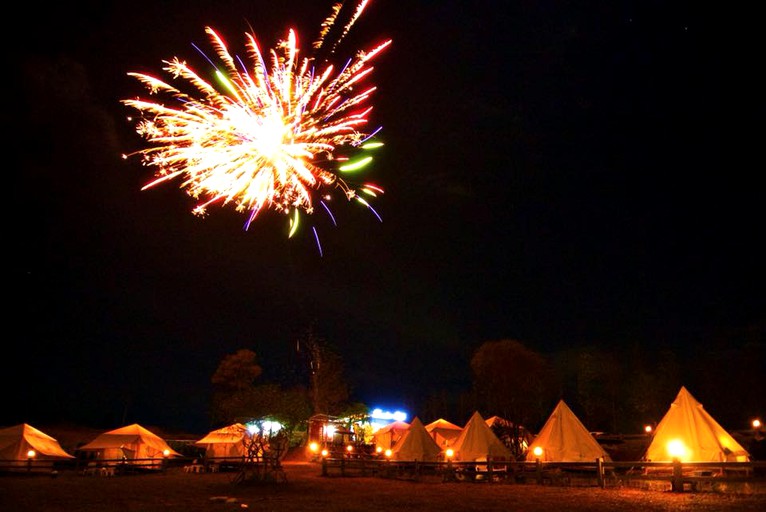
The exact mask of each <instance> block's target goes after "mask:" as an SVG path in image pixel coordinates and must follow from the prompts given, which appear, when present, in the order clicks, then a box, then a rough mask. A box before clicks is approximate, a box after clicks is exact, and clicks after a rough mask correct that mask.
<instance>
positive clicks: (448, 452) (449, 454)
mask: <svg viewBox="0 0 766 512" xmlns="http://www.w3.org/2000/svg"><path fill="white" fill-rule="evenodd" d="M444 455H446V456H447V458H448V459H451V458H452V457H454V456H455V450H453V449H452V448H447V449H446V450H445V451H444Z"/></svg>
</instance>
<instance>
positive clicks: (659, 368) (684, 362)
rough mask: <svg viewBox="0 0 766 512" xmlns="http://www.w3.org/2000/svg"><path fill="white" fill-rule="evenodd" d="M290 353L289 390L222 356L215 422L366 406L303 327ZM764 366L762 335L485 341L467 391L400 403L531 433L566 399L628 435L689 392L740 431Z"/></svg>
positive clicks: (338, 412) (293, 421)
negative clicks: (704, 340) (662, 342)
mask: <svg viewBox="0 0 766 512" xmlns="http://www.w3.org/2000/svg"><path fill="white" fill-rule="evenodd" d="M296 350H297V351H298V352H299V353H300V354H302V356H303V357H302V359H301V360H300V365H301V366H302V372H297V373H298V374H299V375H302V377H301V378H298V379H297V380H296V379H292V380H291V381H290V384H289V385H285V384H277V383H267V382H260V380H259V379H260V378H261V375H262V373H263V372H262V368H261V366H260V364H259V362H258V361H257V355H256V354H255V353H254V352H253V351H250V350H248V349H243V350H240V351H238V352H237V353H236V354H232V355H229V356H226V357H225V358H224V360H223V361H221V363H220V365H219V367H218V369H217V370H216V372H215V374H214V375H213V378H212V384H213V388H214V394H213V402H212V409H211V417H212V419H213V423H215V424H221V425H222V424H226V423H227V422H232V421H251V420H257V419H260V418H263V417H265V416H270V417H271V418H273V419H278V420H279V421H280V422H282V423H283V424H285V425H288V426H289V428H291V429H293V428H296V427H298V426H301V425H303V424H305V421H306V420H307V419H308V418H309V416H311V415H312V414H318V413H321V414H329V415H334V416H342V415H344V414H346V413H351V414H354V415H358V414H359V411H364V410H365V406H364V404H361V403H359V402H353V401H352V397H353V387H352V386H351V385H350V384H349V382H348V380H347V377H346V373H345V368H344V364H343V359H342V357H341V356H340V354H339V353H338V352H337V351H336V350H335V349H334V348H333V347H332V345H331V344H330V343H328V342H327V341H326V340H325V339H323V338H322V337H321V336H319V335H318V334H317V333H316V332H315V331H314V330H313V329H308V330H307V331H306V332H305V333H304V334H303V335H302V336H301V337H300V338H299V339H298V340H297V341H296ZM765 361H766V359H765V356H764V345H763V342H762V340H761V339H760V338H759V337H758V336H754V337H748V336H743V337H741V338H737V339H727V340H726V342H722V343H719V344H712V345H709V346H707V347H704V348H703V347H697V348H696V349H695V350H694V351H693V352H691V353H689V352H688V351H687V352H683V353H679V352H676V351H674V350H672V349H670V348H665V349H657V350H654V349H653V350H648V349H647V348H646V347H644V346H642V345H640V344H635V345H631V346H628V347H627V348H625V347H615V348H610V349H605V348H603V347H597V346H582V347H577V348H571V349H567V350H563V351H560V352H557V353H553V354H543V353H541V352H537V351H535V350H533V349H532V348H530V347H528V346H526V345H525V344H524V343H522V342H521V341H518V340H512V339H502V340H495V341H487V342H484V343H482V344H481V345H480V346H478V348H477V349H476V350H475V351H474V352H473V354H472V355H471V358H470V360H469V361H466V364H468V365H469V366H470V369H471V373H472V386H471V388H470V389H466V390H464V391H463V392H458V393H454V392H450V393H448V392H446V391H444V390H439V389H433V390H427V391H428V394H427V398H425V399H424V400H422V402H421V403H412V404H406V405H407V406H408V407H410V409H411V411H414V415H417V416H419V417H420V418H421V420H423V421H424V422H430V421H433V420H435V419H438V418H445V419H448V420H449V421H452V422H453V423H457V424H462V423H464V422H465V421H467V420H468V418H469V417H470V416H471V414H472V413H473V412H474V411H477V410H478V411H479V412H480V413H481V414H482V415H483V416H484V417H485V418H486V417H489V416H500V417H501V418H504V419H506V420H508V421H510V422H512V423H513V424H515V425H520V426H524V427H526V429H527V430H528V431H531V432H532V433H534V432H537V430H538V429H539V428H540V427H541V426H542V424H543V423H544V422H545V420H546V419H547V418H548V416H549V415H550V413H551V411H552V410H553V407H554V406H555V405H556V403H557V402H558V400H560V399H563V400H564V401H565V402H566V403H567V405H569V407H570V408H571V409H572V410H573V411H574V412H575V414H577V416H578V417H579V418H580V420H581V421H582V422H583V424H584V425H585V426H586V428H588V429H589V430H591V431H603V432H610V433H624V434H629V433H639V432H641V430H642V428H643V426H644V425H646V424H656V423H657V422H659V421H660V420H661V419H662V417H663V416H664V414H665V413H666V412H667V410H668V408H669V407H670V404H671V403H672V401H673V399H674V398H675V396H676V394H677V393H678V391H679V390H680V388H681V386H685V387H686V388H687V389H688V390H689V391H690V392H691V393H692V394H693V395H694V396H695V397H696V398H697V399H698V400H699V401H700V402H701V403H702V404H703V406H704V407H705V409H706V410H707V411H708V412H710V413H711V414H712V415H713V417H714V418H716V420H718V422H719V423H721V425H723V426H724V428H727V429H733V430H739V429H746V428H748V425H749V422H750V420H751V419H752V418H753V417H756V416H758V415H760V414H763V406H764V400H763V393H762V380H763V377H764V368H766V364H765ZM391 385H392V386H394V387H395V386H396V383H395V381H392V384H391ZM424 385H425V384H424ZM395 391H396V390H395V388H394V389H392V392H395Z"/></svg>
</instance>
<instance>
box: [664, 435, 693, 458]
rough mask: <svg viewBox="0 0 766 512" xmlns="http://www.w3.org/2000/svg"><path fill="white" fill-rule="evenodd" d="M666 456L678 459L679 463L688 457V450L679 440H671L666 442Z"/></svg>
mask: <svg viewBox="0 0 766 512" xmlns="http://www.w3.org/2000/svg"><path fill="white" fill-rule="evenodd" d="M667 449H668V455H670V457H671V458H673V459H679V460H681V461H683V460H685V459H686V458H687V457H689V450H688V449H687V448H686V445H685V444H684V442H683V441H681V440H680V439H671V440H670V441H668V446H667Z"/></svg>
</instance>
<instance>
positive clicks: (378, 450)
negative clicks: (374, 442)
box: [375, 446, 383, 453]
mask: <svg viewBox="0 0 766 512" xmlns="http://www.w3.org/2000/svg"><path fill="white" fill-rule="evenodd" d="M375 452H376V453H382V452H383V447H382V446H376V447H375Z"/></svg>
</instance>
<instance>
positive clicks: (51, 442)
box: [0, 423, 74, 467]
mask: <svg viewBox="0 0 766 512" xmlns="http://www.w3.org/2000/svg"><path fill="white" fill-rule="evenodd" d="M30 450H32V451H33V452H34V453H33V455H32V456H31V457H30ZM73 458H74V456H73V455H70V454H68V453H67V452H66V451H65V450H64V449H63V448H62V447H61V445H60V444H59V442H58V441H57V440H56V439H54V438H53V437H51V436H49V435H48V434H46V433H44V432H42V431H41V430H38V429H36V428H35V427H33V426H31V425H27V424H26V423H22V424H20V425H15V426H13V427H7V428H3V429H0V461H3V465H4V466H7V465H19V466H24V467H29V466H30V464H31V465H32V466H34V464H35V461H49V460H58V459H61V460H63V459H73ZM17 463H18V464H17ZM46 467H50V464H48V465H46Z"/></svg>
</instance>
